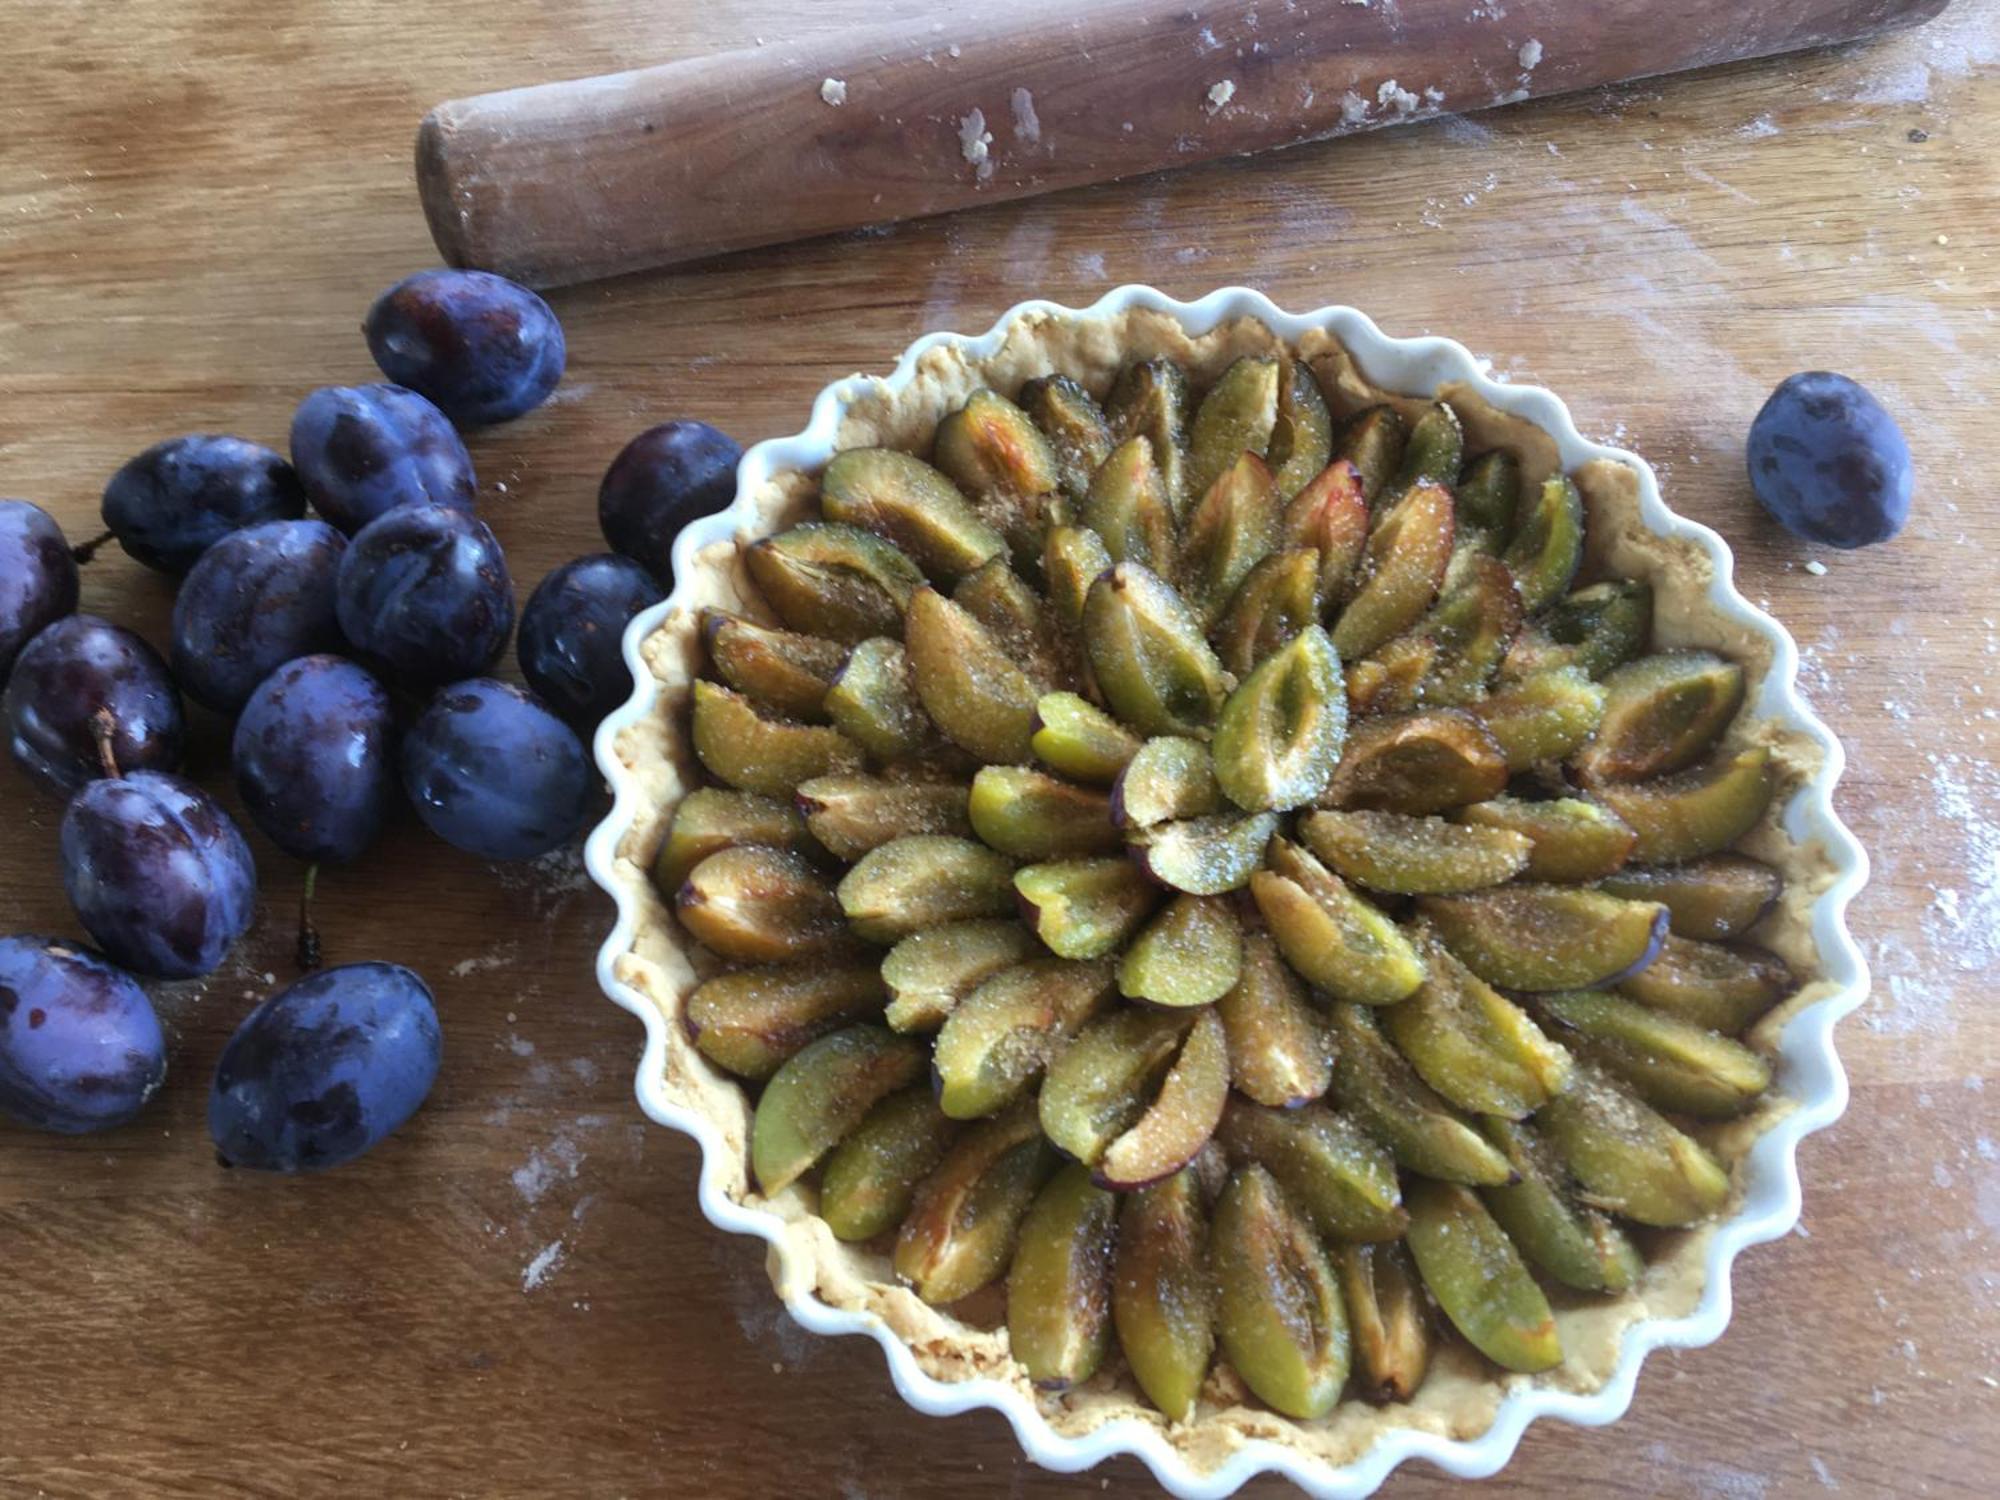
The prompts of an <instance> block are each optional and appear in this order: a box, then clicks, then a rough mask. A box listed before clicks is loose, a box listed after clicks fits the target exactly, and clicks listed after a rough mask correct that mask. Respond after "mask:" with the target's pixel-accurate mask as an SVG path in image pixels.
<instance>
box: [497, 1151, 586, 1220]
mask: <svg viewBox="0 0 2000 1500" xmlns="http://www.w3.org/2000/svg"><path fill="white" fill-rule="evenodd" d="M583 1160H584V1157H583V1152H582V1150H581V1149H580V1148H579V1147H578V1146H577V1144H576V1142H575V1141H573V1140H571V1139H570V1138H569V1137H568V1136H566V1135H558V1136H556V1137H555V1139H553V1140H551V1141H550V1142H549V1143H548V1145H547V1146H546V1147H543V1146H537V1147H535V1148H534V1149H533V1150H532V1151H530V1152H529V1153H528V1159H527V1161H526V1162H525V1163H524V1164H523V1165H521V1166H518V1167H516V1168H515V1169H514V1173H513V1180H514V1191H515V1192H517V1193H519V1194H520V1195H521V1197H522V1198H523V1199H524V1200H525V1201H526V1202H528V1203H530V1204H535V1203H539V1202H541V1201H542V1199H543V1198H544V1197H545V1196H546V1195H547V1194H548V1191H549V1189H550V1188H552V1187H554V1186H555V1185H556V1184H557V1183H559V1182H574V1181H576V1175H577V1173H578V1172H580V1171H582V1170H583Z"/></svg>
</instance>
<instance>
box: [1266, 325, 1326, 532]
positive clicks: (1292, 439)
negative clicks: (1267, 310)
mask: <svg viewBox="0 0 2000 1500" xmlns="http://www.w3.org/2000/svg"><path fill="white" fill-rule="evenodd" d="M1332 456H1333V414H1332V413H1331V412H1329V411H1328V410H1327V407H1326V397H1325V396H1324V395H1322V394H1321V392H1320V388H1319V382H1318V381H1317V380H1315V379H1314V378H1313V372H1312V367H1311V366H1310V365H1308V364H1307V363H1306V362H1305V361H1304V360H1302V359H1293V358H1291V357H1290V356H1289V355H1287V356H1285V357H1284V358H1283V359H1282V360H1281V361H1280V369H1279V372H1278V419H1277V421H1276V422H1275V423H1274V424H1273V425H1272V428H1271V443H1270V446H1269V447H1268V448H1267V449H1266V450H1265V452H1264V457H1265V459H1266V460H1267V461H1268V462H1269V463H1270V465H1271V474H1272V477H1273V478H1275V479H1276V480H1277V481H1278V493H1279V494H1280V495H1282V496H1284V497H1286V498H1287V499H1289V498H1290V497H1291V496H1293V495H1296V494H1297V493H1298V492H1299V491H1300V490H1302V489H1304V488H1305V486H1306V484H1307V483H1308V482H1309V481H1310V480H1311V479H1312V478H1313V476H1314V475H1316V474H1321V473H1324V472H1325V470H1326V463H1327V460H1328V459H1329V458H1331V457H1332Z"/></svg>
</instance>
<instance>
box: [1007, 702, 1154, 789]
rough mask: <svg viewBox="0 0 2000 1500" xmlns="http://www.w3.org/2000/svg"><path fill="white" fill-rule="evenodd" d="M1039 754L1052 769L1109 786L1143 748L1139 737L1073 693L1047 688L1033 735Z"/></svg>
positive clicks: (1032, 744) (1038, 705)
mask: <svg viewBox="0 0 2000 1500" xmlns="http://www.w3.org/2000/svg"><path fill="white" fill-rule="evenodd" d="M1028 743H1029V745H1030V747H1031V748H1032V749H1033V750H1034V752H1035V758H1036V759H1037V760H1039V761H1041V763H1042V764H1043V765H1045V766H1047V767H1049V768H1050V769H1051V770H1053V771H1057V772H1059V773H1060V774H1062V775H1064V776H1068V777H1070V778H1072V779H1073V780H1076V781H1083V782H1088V783H1090V784H1091V785H1093V786H1109V785H1110V784H1111V783H1112V782H1114V781H1116V780H1117V779H1118V773H1119V772H1120V771H1122V770H1124V769H1125V767H1126V765H1127V764H1128V763H1129V762H1130V761H1131V759H1132V757H1133V756H1135V755H1137V754H1138V753H1139V745H1140V740H1139V737H1138V736H1137V735H1136V734H1134V733H1132V731H1131V730H1129V729H1127V728H1126V727H1125V726H1124V725H1123V724H1120V723H1119V722H1118V721H1117V720H1116V719H1114V718H1112V717H1111V715H1109V714H1108V713H1106V712H1105V711H1104V710H1103V709H1101V708H1099V707H1098V706H1097V705H1096V704H1094V703H1092V702H1090V701H1089V700H1088V699H1086V698H1082V697H1080V696H1078V695H1077V694H1075V693H1044V694H1042V696H1041V697H1040V698H1039V699H1037V700H1036V702H1035V730H1034V735H1033V737H1032V738H1031V739H1030V740H1029V742H1028Z"/></svg>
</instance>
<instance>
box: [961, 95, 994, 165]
mask: <svg viewBox="0 0 2000 1500" xmlns="http://www.w3.org/2000/svg"><path fill="white" fill-rule="evenodd" d="M992 145H993V132H992V131H990V130H988V129H987V128H986V111H985V110H983V109H974V110H973V111H972V112H971V113H970V114H968V115H966V116H965V117H964V118H962V119H961V120H960V121H959V122H958V154H959V155H960V156H963V157H964V158H965V160H966V163H967V165H969V166H971V167H972V168H973V169H974V171H975V172H976V174H977V175H978V177H979V180H980V181H981V182H984V181H985V180H986V179H987V178H989V177H991V176H992V175H993V158H992V156H991V154H990V148H991V147H992Z"/></svg>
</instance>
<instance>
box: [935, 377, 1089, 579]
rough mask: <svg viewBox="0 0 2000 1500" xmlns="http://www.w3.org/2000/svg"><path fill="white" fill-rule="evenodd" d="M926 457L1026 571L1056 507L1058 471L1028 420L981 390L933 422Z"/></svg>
mask: <svg viewBox="0 0 2000 1500" xmlns="http://www.w3.org/2000/svg"><path fill="white" fill-rule="evenodd" d="M931 457H932V458H933V459H934V460H935V461H936V463H937V466H938V468H939V469H941V470H943V471H944V473H945V474H946V475H947V476H949V478H950V479H951V481H952V482H953V483H954V484H956V485H957V486H958V487H959V488H960V489H961V490H962V491H964V492H965V493H966V494H967V495H970V496H971V497H972V502H973V508H974V509H975V510H976V511H977V512H978V513H979V515H980V518H981V519H982V520H984V521H985V522H986V523H987V524H988V525H989V526H991V527H992V528H993V529H994V530H995V531H997V532H999V533H1000V535H1001V536H1003V537H1005V538H1006V540H1007V545H1008V546H1009V547H1010V548H1011V549H1012V552H1013V557H1014V560H1015V561H1016V562H1017V563H1019V564H1020V565H1021V566H1022V567H1030V566H1032V565H1033V563H1034V560H1035V558H1036V557H1037V555H1038V554H1039V553H1040V552H1041V547H1042V538H1043V536H1044V534H1045V533H1046V531H1047V529H1048V525H1049V521H1050V507H1051V502H1055V501H1057V500H1058V494H1057V492H1058V490H1059V489H1060V487H1061V485H1062V465H1061V463H1060V461H1059V460H1058V459H1057V456H1056V450H1055V449H1054V448H1053V447H1052V446H1051V445H1050V443H1049V442H1048V440H1047V439H1046V438H1044V437H1043V436H1042V434H1041V432H1040V431H1039V430H1037V428H1036V426H1035V424H1034V423H1033V422H1031V421H1030V420H1029V419H1028V414H1027V413H1026V412H1024V411H1023V410H1021V408H1020V407H1018V406H1016V405H1015V404H1014V403H1013V402H1011V401H1009V400H1008V399H1007V398H1006V397H1005V396H1002V395H1000V394H998V393H997V392H994V391H991V390H987V389H986V388H985V387H981V388H980V389H978V390H976V391H974V392H973V393H972V394H971V395H970V396H967V397H966V398H965V404H964V405H962V406H960V407H959V409H958V410H957V411H955V412H952V413H950V414H949V415H948V416H946V417H945V419H944V420H943V421H942V422H940V423H938V429H937V438H936V440H935V442H934V443H933V445H932V449H931Z"/></svg>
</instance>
